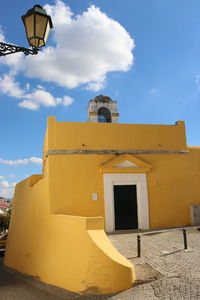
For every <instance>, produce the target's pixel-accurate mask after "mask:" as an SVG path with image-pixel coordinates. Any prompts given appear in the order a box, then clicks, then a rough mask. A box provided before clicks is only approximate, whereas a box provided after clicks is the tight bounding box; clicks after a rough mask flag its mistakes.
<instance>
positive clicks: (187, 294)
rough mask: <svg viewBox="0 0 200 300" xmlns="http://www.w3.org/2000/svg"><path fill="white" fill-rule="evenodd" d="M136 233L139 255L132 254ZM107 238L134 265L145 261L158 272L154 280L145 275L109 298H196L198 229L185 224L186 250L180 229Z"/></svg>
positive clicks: (199, 269) (199, 284) (199, 256)
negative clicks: (143, 280) (138, 282)
mask: <svg viewBox="0 0 200 300" xmlns="http://www.w3.org/2000/svg"><path fill="white" fill-rule="evenodd" d="M137 234H140V236H141V258H137V257H136V256H137V246H136V244H137V243H136V240H137ZM109 239H110V241H111V242H112V243H113V245H114V246H115V247H116V248H117V249H118V250H119V252H121V253H122V254H123V255H124V256H125V257H127V258H128V259H129V260H130V261H131V262H132V263H133V264H134V265H135V266H136V267H137V266H140V265H143V264H147V265H149V266H150V267H151V268H153V269H154V270H156V271H157V272H159V274H160V275H157V276H156V278H155V279H156V280H153V278H149V282H146V283H143V284H140V285H137V286H135V287H133V288H131V289H129V290H127V291H125V292H121V293H120V294H118V295H115V296H113V297H111V299H113V300H114V299H131V300H134V299H137V300H142V299H148V300H149V299H163V300H169V299H170V300H175V299H176V300H182V299H184V300H185V299H191V300H193V299H194V300H196V299H200V231H198V230H197V228H187V239H188V249H187V250H184V243H183V232H182V229H171V230H163V231H154V232H146V233H126V234H118V235H117V234H114V235H110V236H109ZM157 274H158V273H157ZM137 275H138V277H140V274H139V273H138V274H137ZM147 281H148V278H147ZM141 283H142V282H141Z"/></svg>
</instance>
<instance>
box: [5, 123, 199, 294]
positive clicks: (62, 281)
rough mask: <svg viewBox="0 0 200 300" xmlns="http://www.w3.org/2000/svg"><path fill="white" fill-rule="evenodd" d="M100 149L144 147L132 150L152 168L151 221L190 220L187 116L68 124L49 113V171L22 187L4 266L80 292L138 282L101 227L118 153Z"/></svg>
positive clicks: (192, 173) (144, 168)
mask: <svg viewBox="0 0 200 300" xmlns="http://www.w3.org/2000/svg"><path fill="white" fill-rule="evenodd" d="M60 150H61V151H60ZM69 150H72V152H71V154H69V153H67V151H69ZM77 150H96V151H97V152H96V153H93V154H91V153H90V154H86V152H84V151H83V152H81V153H80V151H79V153H78V152H77ZM100 150H124V151H125V152H126V150H127V151H128V150H143V152H144V153H143V154H137V153H135V154H132V155H130V156H129V157H131V158H132V159H133V162H134V161H136V162H137V160H138V162H139V161H140V162H141V169H140V170H141V172H142V173H147V175H146V176H147V189H148V203H149V221H150V227H151V228H158V227H167V226H178V225H189V224H190V218H189V206H190V205H195V204H200V197H199V178H200V149H199V148H195V147H187V145H186V137H185V125H184V122H182V121H179V122H178V123H177V124H176V125H134V124H102V123H67V122H56V119H55V117H49V118H48V126H47V131H46V136H45V141H44V148H43V158H44V159H43V175H34V176H31V177H30V178H28V179H26V180H25V181H23V182H21V183H19V184H18V185H17V187H16V191H15V198H14V205H13V213H12V218H11V225H10V228H9V238H8V244H7V251H6V256H5V264H6V265H8V266H10V267H12V268H14V269H17V270H19V271H21V272H24V273H27V274H30V275H33V276H38V277H39V278H41V280H43V281H45V282H47V283H51V284H54V285H57V286H60V287H63V288H65V289H68V290H71V291H74V292H77V293H100V294H101V293H112V292H117V291H120V290H123V289H126V288H129V287H130V286H131V285H132V283H133V281H134V278H135V277H134V276H135V275H134V272H133V268H132V266H131V264H130V263H129V262H128V261H127V260H126V259H125V258H124V257H123V256H121V255H120V254H119V253H118V252H117V251H116V250H115V249H114V248H113V247H112V245H111V244H110V242H109V241H108V239H107V237H106V235H105V233H104V230H103V228H104V225H103V219H102V217H105V203H104V183H103V176H104V173H106V172H112V164H109V162H111V160H113V159H115V158H117V161H120V154H114V153H108V152H105V153H104V152H101V153H100V152H99V151H100ZM149 150H151V151H149ZM180 150H181V151H182V150H184V153H181V152H179V151H180ZM162 151H163V152H162ZM168 151H169V152H168ZM173 151H174V153H173ZM106 165H107V166H109V168H104V166H106ZM136 165H137V163H136ZM118 172H119V173H120V172H126V171H123V168H119V169H118ZM138 172H139V171H138ZM114 173H116V169H115V171H114ZM92 193H96V194H97V195H98V199H97V200H95V201H94V200H92ZM99 216H101V217H99Z"/></svg>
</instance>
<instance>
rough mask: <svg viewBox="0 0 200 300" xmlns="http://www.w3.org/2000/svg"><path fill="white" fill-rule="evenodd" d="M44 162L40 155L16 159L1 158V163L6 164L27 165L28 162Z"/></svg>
mask: <svg viewBox="0 0 200 300" xmlns="http://www.w3.org/2000/svg"><path fill="white" fill-rule="evenodd" d="M31 163H32V164H42V159H41V158H39V157H34V156H33V157H30V158H24V159H16V160H6V159H1V158H0V164H4V165H27V164H31Z"/></svg>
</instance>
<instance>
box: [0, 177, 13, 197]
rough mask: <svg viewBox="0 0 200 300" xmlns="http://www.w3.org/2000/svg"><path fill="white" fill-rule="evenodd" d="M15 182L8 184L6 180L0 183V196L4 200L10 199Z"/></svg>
mask: <svg viewBox="0 0 200 300" xmlns="http://www.w3.org/2000/svg"><path fill="white" fill-rule="evenodd" d="M15 186H16V182H12V183H9V182H8V181H6V180H3V181H0V196H1V197H4V198H12V197H13V193H14V189H15Z"/></svg>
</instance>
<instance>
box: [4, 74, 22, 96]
mask: <svg viewBox="0 0 200 300" xmlns="http://www.w3.org/2000/svg"><path fill="white" fill-rule="evenodd" d="M0 92H1V93H3V94H7V95H8V96H11V97H14V98H22V97H23V96H24V91H23V90H22V89H21V88H20V87H19V83H18V82H16V81H15V79H14V77H13V76H12V75H10V74H5V75H4V76H2V77H0Z"/></svg>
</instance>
